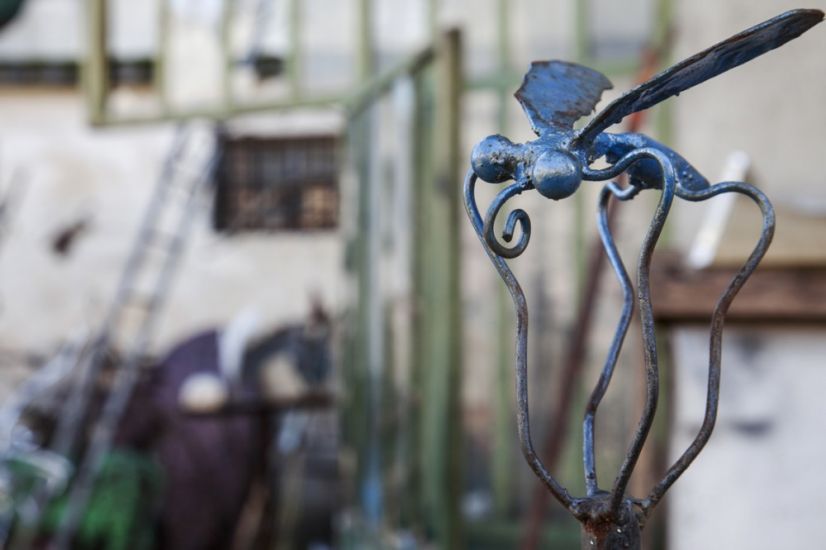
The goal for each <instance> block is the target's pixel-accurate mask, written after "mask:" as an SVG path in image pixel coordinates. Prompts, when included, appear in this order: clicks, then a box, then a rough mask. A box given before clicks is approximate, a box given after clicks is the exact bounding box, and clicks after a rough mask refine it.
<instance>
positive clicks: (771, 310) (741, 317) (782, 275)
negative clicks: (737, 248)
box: [651, 259, 826, 323]
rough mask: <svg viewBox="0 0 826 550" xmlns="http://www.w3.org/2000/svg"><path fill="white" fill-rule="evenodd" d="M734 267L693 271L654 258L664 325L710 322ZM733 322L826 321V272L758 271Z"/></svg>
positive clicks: (737, 303) (734, 309) (657, 306)
mask: <svg viewBox="0 0 826 550" xmlns="http://www.w3.org/2000/svg"><path fill="white" fill-rule="evenodd" d="M734 273H735V269H732V268H728V267H725V268H711V269H706V270H702V271H691V270H688V269H686V268H684V267H682V266H681V265H679V263H678V262H677V261H676V260H675V259H670V260H665V261H663V260H659V261H658V260H655V261H654V265H653V266H652V271H651V295H652V301H653V303H654V316H655V318H656V319H657V321H658V322H661V323H675V322H708V321H709V320H710V318H711V312H712V311H713V309H714V306H715V304H716V302H717V299H718V297H719V296H720V293H721V292H723V290H724V289H725V287H726V285H727V284H728V282H729V281H730V280H731V277H732V276H733V275H734ZM728 319H729V320H730V321H747V322H754V321H771V322H775V321H777V322H824V321H826V268H812V269H758V270H757V271H756V272H755V273H754V275H752V277H751V278H750V279H749V280H748V282H747V283H746V285H745V286H744V287H743V289H742V290H741V291H740V293H739V294H738V295H737V298H736V299H735V300H734V303H733V304H732V306H731V309H730V310H729V313H728Z"/></svg>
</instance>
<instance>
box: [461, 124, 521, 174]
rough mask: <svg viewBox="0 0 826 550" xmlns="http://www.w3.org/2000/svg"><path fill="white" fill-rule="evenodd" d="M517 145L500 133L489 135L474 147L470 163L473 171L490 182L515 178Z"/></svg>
mask: <svg viewBox="0 0 826 550" xmlns="http://www.w3.org/2000/svg"><path fill="white" fill-rule="evenodd" d="M515 156H516V146H515V145H514V144H513V142H511V141H510V140H509V139H508V138H506V137H504V136H500V135H498V134H497V135H495V136H488V137H486V138H485V139H483V140H482V141H480V142H479V143H478V144H476V147H474V148H473V152H472V153H471V155H470V164H471V166H473V171H474V172H476V175H477V176H479V177H480V178H481V179H482V180H484V181H486V182H488V183H502V182H504V181H508V180H509V179H512V178H513V172H514V169H515V167H516V158H515Z"/></svg>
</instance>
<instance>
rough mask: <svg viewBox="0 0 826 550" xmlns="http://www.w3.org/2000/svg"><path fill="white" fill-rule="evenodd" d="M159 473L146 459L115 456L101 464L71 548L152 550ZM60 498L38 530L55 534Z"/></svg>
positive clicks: (118, 453) (61, 509)
mask: <svg viewBox="0 0 826 550" xmlns="http://www.w3.org/2000/svg"><path fill="white" fill-rule="evenodd" d="M161 488H162V475H161V470H160V467H159V466H158V465H157V464H156V463H155V462H153V461H152V460H151V459H150V458H148V457H147V456H145V455H143V454H140V453H135V452H129V451H123V450H117V451H112V452H111V453H110V454H109V455H108V456H107V457H106V459H105V461H104V465H103V468H102V470H101V473H100V476H99V477H98V480H97V483H96V484H95V489H94V492H93V494H92V498H91V500H90V502H89V507H88V509H87V510H86V513H85V515H84V517H83V521H82V523H81V526H80V529H79V531H78V534H77V540H76V542H75V545H74V546H73V548H77V549H85V548H95V549H103V550H142V549H148V548H151V547H152V543H153V539H154V519H155V518H154V515H155V511H156V509H157V507H158V503H159V499H160V496H161ZM65 507H66V495H62V496H61V497H59V498H58V499H56V500H55V501H53V502H52V504H51V505H50V506H49V508H48V510H47V511H46V514H45V515H44V518H43V523H42V525H41V530H42V532H43V533H44V534H50V533H53V532H55V531H56V530H57V527H58V526H59V525H60V521H61V519H62V517H63V514H64V512H65Z"/></svg>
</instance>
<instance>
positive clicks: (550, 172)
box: [531, 151, 582, 200]
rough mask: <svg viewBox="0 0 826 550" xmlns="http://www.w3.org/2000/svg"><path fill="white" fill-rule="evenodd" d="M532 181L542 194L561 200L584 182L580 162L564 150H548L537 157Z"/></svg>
mask: <svg viewBox="0 0 826 550" xmlns="http://www.w3.org/2000/svg"><path fill="white" fill-rule="evenodd" d="M531 181H532V182H533V185H534V187H536V190H537V191H539V193H540V194H541V195H542V196H545V197H548V198H549V199H554V200H559V199H564V198H565V197H569V196H571V195H573V194H574V192H575V191H576V190H577V189H578V188H579V184H580V183H581V182H582V167H581V166H580V164H579V162H577V160H576V159H575V158H574V157H572V156H571V155H569V154H568V153H563V152H562V151H548V152H545V153H543V154H542V155H540V156H539V158H537V159H536V162H535V163H534V165H533V170H532V171H531Z"/></svg>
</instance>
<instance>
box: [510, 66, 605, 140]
mask: <svg viewBox="0 0 826 550" xmlns="http://www.w3.org/2000/svg"><path fill="white" fill-rule="evenodd" d="M611 87H612V86H611V81H610V80H608V79H607V78H606V77H605V75H603V74H602V73H600V72H598V71H595V70H593V69H589V68H588V67H583V66H582V65H577V64H576V63H566V62H563V61H534V62H533V63H531V69H530V70H529V71H528V73H527V74H526V75H525V79H524V80H523V81H522V86H520V88H519V90H517V92H516V94H515V96H516V99H517V100H519V103H520V104H521V105H522V108H523V109H524V110H525V114H526V115H528V119H529V120H530V122H531V127H532V128H533V131H534V132H536V133H537V135H540V136H541V135H543V134H546V133H549V132H553V131H559V130H571V129H573V127H574V122H576V121H577V119H579V118H581V117H583V116H585V115H590V114H591V113H592V112H593V111H594V107H596V105H597V103H598V102H599V99H600V97H602V92H603V91H605V90H607V89H609V88H611Z"/></svg>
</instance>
